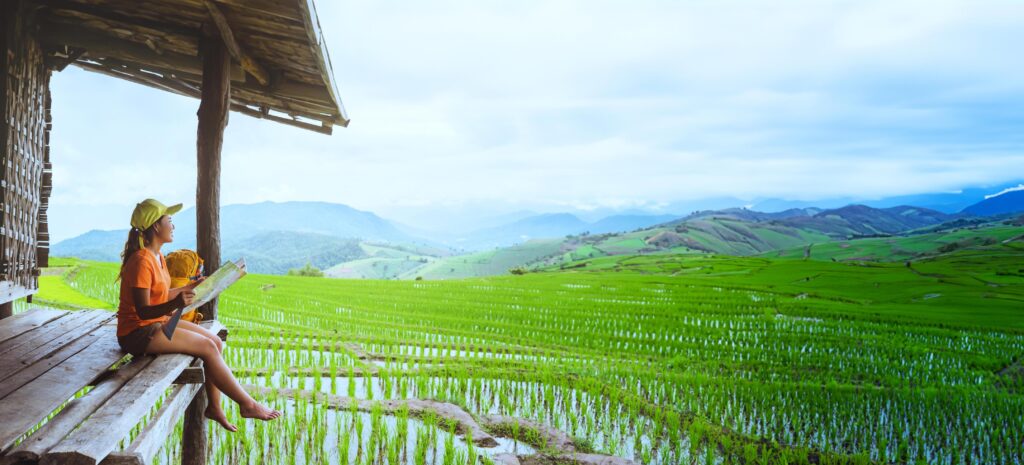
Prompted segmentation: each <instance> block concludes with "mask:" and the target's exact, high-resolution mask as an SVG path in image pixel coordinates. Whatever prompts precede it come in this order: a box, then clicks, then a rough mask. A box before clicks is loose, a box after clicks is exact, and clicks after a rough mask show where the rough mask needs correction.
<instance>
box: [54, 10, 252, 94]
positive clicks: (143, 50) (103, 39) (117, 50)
mask: <svg viewBox="0 0 1024 465" xmlns="http://www.w3.org/2000/svg"><path fill="white" fill-rule="evenodd" d="M40 25H41V28H42V34H40V35H39V40H40V41H41V42H43V43H44V44H46V45H48V46H50V47H64V46H68V47H74V48H84V49H85V50H86V51H87V52H88V56H89V57H91V58H106V57H110V58H117V59H120V60H123V61H127V62H132V63H137V64H138V65H140V66H141V67H146V66H153V67H157V68H164V69H174V70H180V71H183V72H186V73H189V74H195V75H199V76H201V75H202V74H203V70H202V63H201V62H200V61H199V57H194V56H188V55H182V54H180V53H175V52H171V51H166V50H165V51H163V53H156V52H154V51H153V50H152V49H151V48H149V47H148V46H146V45H142V44H139V43H135V42H132V41H129V40H124V39H120V38H117V37H114V36H111V35H107V34H104V33H102V32H99V31H96V30H93V29H91V28H85V27H80V26H75V25H72V24H66V23H54V22H52V21H40ZM231 74H232V76H231V79H232V80H244V79H245V75H244V74H243V71H242V69H240V68H237V67H233V68H232V73H231Z"/></svg>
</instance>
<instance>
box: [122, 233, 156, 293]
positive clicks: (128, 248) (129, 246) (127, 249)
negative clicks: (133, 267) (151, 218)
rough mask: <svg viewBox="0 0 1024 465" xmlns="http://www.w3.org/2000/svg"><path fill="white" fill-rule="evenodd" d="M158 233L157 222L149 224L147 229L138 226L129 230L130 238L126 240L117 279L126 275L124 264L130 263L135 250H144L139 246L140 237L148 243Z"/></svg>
mask: <svg viewBox="0 0 1024 465" xmlns="http://www.w3.org/2000/svg"><path fill="white" fill-rule="evenodd" d="M155 234H156V223H153V224H151V225H149V227H148V228H146V229H145V230H139V229H138V228H135V227H132V229H130V230H128V240H127V241H125V242H124V250H123V251H122V252H121V271H119V272H118V273H117V279H116V280H115V281H119V280H120V279H121V277H122V276H123V275H124V266H125V265H126V264H128V259H129V258H131V256H132V255H134V254H135V252H138V251H139V250H142V247H140V246H139V237H142V238H143V240H144V241H145V243H146V244H148V243H150V242H152V241H153V236H154V235H155Z"/></svg>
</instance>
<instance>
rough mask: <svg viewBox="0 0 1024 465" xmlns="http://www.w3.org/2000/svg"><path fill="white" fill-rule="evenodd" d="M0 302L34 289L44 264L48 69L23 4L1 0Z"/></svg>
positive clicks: (48, 165) (48, 123)
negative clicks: (40, 268)
mask: <svg viewBox="0 0 1024 465" xmlns="http://www.w3.org/2000/svg"><path fill="white" fill-rule="evenodd" d="M0 15H2V17H0V21H2V25H3V28H2V34H0V52H2V53H0V55H2V56H0V70H2V71H3V73H2V74H3V75H2V76H0V101H2V109H0V111H2V122H3V127H2V129H0V303H4V302H10V301H12V300H14V299H17V298H19V297H23V296H25V295H29V294H32V293H34V292H35V290H36V289H37V288H38V286H39V277H38V275H39V267H40V266H46V262H47V256H48V251H49V234H48V230H47V226H46V207H47V202H48V199H49V193H50V157H49V132H50V91H49V81H50V70H49V69H48V68H47V66H46V63H45V59H44V53H43V50H42V48H41V46H40V44H39V42H38V41H37V40H36V38H35V36H34V31H33V27H32V26H33V19H32V18H33V12H32V11H31V10H30V9H29V8H28V7H27V6H26V4H25V2H22V1H19V0H14V1H10V0H5V1H3V2H0Z"/></svg>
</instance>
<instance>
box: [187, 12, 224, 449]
mask: <svg viewBox="0 0 1024 465" xmlns="http://www.w3.org/2000/svg"><path fill="white" fill-rule="evenodd" d="M200 53H201V54H202V59H203V84H202V88H201V89H200V91H201V92H202V95H201V98H200V102H199V111H198V112H197V115H198V116H199V129H198V131H197V137H196V158H197V162H198V176H197V179H196V235H197V237H196V244H197V249H198V250H197V252H198V253H199V256H201V257H203V261H204V262H203V263H204V265H203V267H204V269H205V273H206V275H207V276H209V275H210V274H211V273H213V272H214V271H215V270H216V269H217V267H218V266H219V265H220V149H221V145H222V142H223V140H224V127H225V126H227V124H228V109H229V102H230V97H231V80H230V77H231V76H230V72H229V71H230V70H229V68H230V65H231V58H230V55H229V54H228V50H227V47H225V45H224V42H223V40H222V39H221V38H220V36H219V35H218V34H217V33H216V30H215V29H211V28H209V27H204V30H203V37H202V39H201V43H200ZM200 311H201V312H202V313H203V315H204V317H203V319H210V320H214V319H216V318H217V300H216V299H214V300H213V301H211V302H210V303H208V304H206V305H204V306H203V307H201V309H200ZM206 404H207V398H206V390H205V389H202V390H200V391H199V392H198V393H197V394H196V396H195V397H194V398H193V399H192V402H191V403H189V405H188V408H187V409H186V410H185V418H184V420H183V425H184V430H183V432H182V438H181V463H182V465H205V464H206V418H205V417H204V416H203V412H204V411H205V410H206Z"/></svg>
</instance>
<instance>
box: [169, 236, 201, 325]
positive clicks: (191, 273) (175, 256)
mask: <svg viewBox="0 0 1024 465" xmlns="http://www.w3.org/2000/svg"><path fill="white" fill-rule="evenodd" d="M166 258H167V272H168V274H170V275H171V289H174V288H178V287H183V286H186V285H188V283H189V282H192V281H195V280H197V279H199V273H200V270H201V269H202V266H203V259H202V258H200V257H199V254H197V253H195V251H192V250H189V249H180V250H175V251H174V252H171V253H169V254H167V256H166ZM181 319H182V320H185V321H191V322H192V323H199V322H200V321H203V314H202V313H199V310H198V309H193V310H192V311H190V312H188V313H186V314H184V315H182V316H181Z"/></svg>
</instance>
